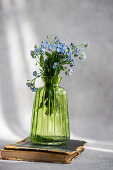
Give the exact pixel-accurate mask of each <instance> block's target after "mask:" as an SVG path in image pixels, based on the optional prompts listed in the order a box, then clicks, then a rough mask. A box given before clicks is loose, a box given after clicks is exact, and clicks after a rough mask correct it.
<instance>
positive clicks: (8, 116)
mask: <svg viewBox="0 0 113 170" xmlns="http://www.w3.org/2000/svg"><path fill="white" fill-rule="evenodd" d="M47 35H49V36H50V37H53V36H54V35H55V36H56V35H57V36H58V37H59V38H60V39H61V40H62V41H64V42H67V43H70V42H75V41H80V42H82V40H86V41H88V42H89V44H90V47H89V49H88V51H87V56H88V57H87V60H86V61H85V62H77V65H76V68H75V69H74V72H73V75H72V76H71V77H69V78H66V77H65V76H64V75H63V77H64V78H63V79H62V82H61V86H63V87H64V88H65V89H66V90H67V94H68V104H69V117H70V130H71V137H73V138H83V139H90V140H97V141H109V142H112V141H113V1H112V0H54V1H52V0H32V1H30V0H0V139H1V140H13V139H14V138H15V139H17V138H18V139H19V138H24V137H26V136H28V135H29V131H30V121H31V115H32V103H33V98H34V94H33V93H32V92H31V91H30V90H29V89H28V88H27V87H26V85H25V83H26V80H27V79H31V78H32V71H33V70H34V69H35V67H34V62H33V60H32V59H31V57H30V55H29V51H30V49H32V48H33V46H34V44H35V43H36V44H39V43H40V42H41V41H42V40H45V39H46V36H47ZM41 85H42V82H41V80H39V83H38V86H41Z"/></svg>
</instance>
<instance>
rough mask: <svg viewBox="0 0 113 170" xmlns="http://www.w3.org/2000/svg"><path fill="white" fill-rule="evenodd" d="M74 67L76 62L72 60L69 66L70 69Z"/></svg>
mask: <svg viewBox="0 0 113 170" xmlns="http://www.w3.org/2000/svg"><path fill="white" fill-rule="evenodd" d="M73 66H76V61H75V60H74V59H72V63H71V64H70V67H73Z"/></svg>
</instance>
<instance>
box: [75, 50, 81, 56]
mask: <svg viewBox="0 0 113 170" xmlns="http://www.w3.org/2000/svg"><path fill="white" fill-rule="evenodd" d="M74 53H75V54H74V57H77V56H79V55H80V51H79V49H78V48H75V49H74Z"/></svg>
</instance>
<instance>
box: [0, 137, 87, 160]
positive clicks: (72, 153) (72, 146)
mask: <svg viewBox="0 0 113 170" xmlns="http://www.w3.org/2000/svg"><path fill="white" fill-rule="evenodd" d="M85 143H86V142H85V141H80V140H69V141H68V142H67V143H66V144H64V145H58V146H57V145H55V146H42V145H37V144H34V143H32V142H31V141H30V138H29V137H28V138H25V139H24V140H22V141H20V142H17V143H15V144H11V145H6V146H5V147H4V149H3V150H1V157H2V159H7V160H24V161H38V162H40V161H41V162H53V163H71V161H72V160H73V159H74V158H76V157H77V156H78V155H79V154H80V153H81V152H82V151H83V150H84V148H83V146H84V144H85Z"/></svg>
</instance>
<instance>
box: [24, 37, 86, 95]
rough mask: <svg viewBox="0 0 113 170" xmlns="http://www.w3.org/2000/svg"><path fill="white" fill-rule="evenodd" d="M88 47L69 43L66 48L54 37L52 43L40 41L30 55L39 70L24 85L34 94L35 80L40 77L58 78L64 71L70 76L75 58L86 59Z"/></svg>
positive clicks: (84, 44) (35, 89)
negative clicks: (38, 66)
mask: <svg viewBox="0 0 113 170" xmlns="http://www.w3.org/2000/svg"><path fill="white" fill-rule="evenodd" d="M47 38H48V37H47ZM88 46H89V44H88V42H82V43H81V44H79V43H78V42H77V43H71V44H70V45H69V46H68V45H67V44H65V43H63V42H62V41H61V40H59V39H58V37H55V38H54V40H53V41H50V40H49V38H48V40H47V41H42V42H41V45H40V46H38V45H35V46H34V50H31V51H30V54H31V56H32V58H33V59H35V60H36V65H37V64H38V63H39V65H40V69H39V72H37V71H34V72H33V76H34V79H33V80H28V81H27V83H26V85H27V86H28V87H30V89H31V90H32V91H33V92H36V91H37V90H38V88H35V80H36V79H37V78H39V77H40V76H41V77H42V76H50V77H51V76H55V77H58V75H59V74H60V72H61V71H64V72H65V75H67V76H69V75H71V74H72V72H73V70H72V67H74V66H75V65H76V60H75V59H76V57H78V58H79V59H80V60H85V59H86V54H85V50H86V49H87V48H88Z"/></svg>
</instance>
